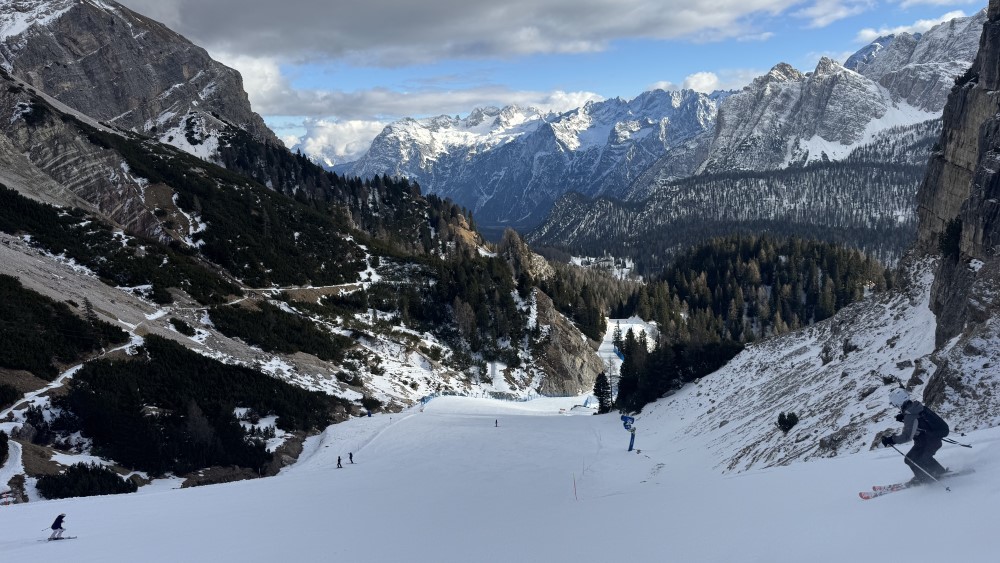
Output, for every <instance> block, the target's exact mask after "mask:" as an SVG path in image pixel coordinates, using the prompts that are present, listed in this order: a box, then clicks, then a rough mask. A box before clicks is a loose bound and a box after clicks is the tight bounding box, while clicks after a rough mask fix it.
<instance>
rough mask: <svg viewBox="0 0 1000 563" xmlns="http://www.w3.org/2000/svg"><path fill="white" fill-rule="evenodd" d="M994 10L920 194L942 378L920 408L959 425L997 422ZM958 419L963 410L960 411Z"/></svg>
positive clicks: (999, 301) (999, 273) (998, 94)
mask: <svg viewBox="0 0 1000 563" xmlns="http://www.w3.org/2000/svg"><path fill="white" fill-rule="evenodd" d="M998 112H1000V0H991V2H990V5H989V8H988V18H987V21H986V22H985V24H984V26H983V31H982V36H981V39H980V43H979V52H978V54H977V56H976V59H975V63H974V64H973V65H972V68H971V69H969V71H968V72H967V73H966V74H964V75H963V76H962V77H960V78H959V79H957V80H956V83H955V85H954V88H953V89H952V91H951V95H950V96H949V98H948V103H947V105H946V106H945V109H944V129H943V132H942V134H941V138H940V140H939V142H938V147H937V148H938V150H937V151H935V153H934V154H933V156H932V158H931V161H930V164H929V169H928V173H927V177H926V179H925V181H924V183H923V185H922V186H921V189H920V193H919V217H920V226H919V240H918V247H917V249H918V251H920V252H923V253H929V254H932V255H938V256H939V265H938V268H937V271H936V273H935V278H934V284H933V286H932V289H931V297H930V307H931V310H932V311H933V312H934V313H935V315H936V317H937V323H936V335H935V336H936V338H935V341H936V345H937V348H938V351H937V353H936V354H935V355H934V356H933V357H932V359H933V361H934V363H935V364H936V365H937V366H938V370H937V372H936V373H935V375H934V377H933V378H932V379H931V381H930V382H929V383H928V387H927V390H926V391H925V395H924V396H925V399H926V401H927V402H929V403H931V404H934V405H944V406H945V407H947V408H951V409H953V410H954V411H955V412H957V413H958V414H960V415H970V414H973V413H970V412H967V411H968V410H969V409H979V410H980V411H982V410H983V409H986V412H989V411H990V410H992V412H994V413H995V412H997V408H998V407H1000V403H998V400H997V397H998V396H1000V381H998V378H997V377H996V374H995V372H996V368H995V367H993V366H996V365H998V361H1000V353H998V351H997V345H996V334H997V330H998V327H1000V257H998V250H1000V246H998V245H1000V204H998V203H997V201H998V198H1000V118H998V117H997V115H998ZM963 409H964V410H963Z"/></svg>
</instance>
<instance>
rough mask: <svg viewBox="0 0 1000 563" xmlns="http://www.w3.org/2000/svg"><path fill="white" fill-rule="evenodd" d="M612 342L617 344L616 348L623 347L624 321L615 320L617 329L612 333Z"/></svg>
mask: <svg viewBox="0 0 1000 563" xmlns="http://www.w3.org/2000/svg"><path fill="white" fill-rule="evenodd" d="M611 343H612V344H614V345H615V348H617V349H619V350H621V349H622V323H621V322H620V321H617V322H615V330H614V332H612V333H611Z"/></svg>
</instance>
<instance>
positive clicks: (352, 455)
mask: <svg viewBox="0 0 1000 563" xmlns="http://www.w3.org/2000/svg"><path fill="white" fill-rule="evenodd" d="M347 460H348V461H350V462H351V463H354V452H348V453H347Z"/></svg>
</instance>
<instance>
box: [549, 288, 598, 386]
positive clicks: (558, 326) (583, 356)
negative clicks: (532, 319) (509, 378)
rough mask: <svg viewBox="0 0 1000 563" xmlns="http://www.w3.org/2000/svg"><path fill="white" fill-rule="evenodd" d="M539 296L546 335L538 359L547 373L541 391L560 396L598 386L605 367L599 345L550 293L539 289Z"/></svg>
mask: <svg viewBox="0 0 1000 563" xmlns="http://www.w3.org/2000/svg"><path fill="white" fill-rule="evenodd" d="M535 298H536V300H537V304H538V325H539V326H540V327H542V330H543V332H544V333H545V335H546V339H545V345H544V348H543V350H542V353H541V354H539V357H537V358H536V361H537V363H538V365H539V367H540V368H541V369H542V371H544V372H545V374H546V377H545V379H543V380H542V382H541V385H540V386H539V388H538V392H539V393H541V394H543V395H556V396H565V395H579V394H581V393H589V392H590V391H592V390H593V389H594V381H595V380H596V379H597V375H598V374H599V373H601V371H603V370H604V364H603V362H601V358H600V357H599V356H598V355H597V352H596V345H595V344H592V343H591V342H589V341H588V340H587V339H586V338H585V337H584V336H583V335H582V334H580V331H579V330H578V329H577V328H576V327H575V326H573V324H572V323H570V322H569V321H568V320H567V319H566V317H564V316H563V315H561V314H559V312H558V311H556V309H555V307H554V306H553V304H552V299H550V298H549V296H548V295H545V294H544V293H542V292H541V291H536V292H535Z"/></svg>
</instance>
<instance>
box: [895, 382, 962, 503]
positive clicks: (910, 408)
mask: <svg viewBox="0 0 1000 563" xmlns="http://www.w3.org/2000/svg"><path fill="white" fill-rule="evenodd" d="M889 402H890V403H891V404H892V406H894V407H897V408H899V414H897V415H896V420H897V421H900V422H902V423H903V431H902V432H900V433H899V434H898V435H896V436H886V437H884V438H882V445H883V446H885V447H890V446H893V445H895V444H905V443H907V442H909V441H910V440H913V447H912V448H910V451H909V452H908V453H907V454H906V457H905V461H906V465H908V466H909V467H910V470H911V471H913V479H912V480H911V481H910V484H912V485H916V484H920V483H925V482H927V481H930V480H932V479H937V478H939V477H941V476H942V475H944V474H945V473H946V472H947V469H945V468H944V467H942V466H941V464H940V463H938V462H937V460H936V459H934V454H935V453H937V451H938V450H939V449H941V438H944V437H946V436H947V435H948V424H947V423H946V422H945V421H944V420H941V417H940V416H938V415H937V413H935V412H934V411H932V410H931V409H930V408H929V407H926V406H924V405H922V404H921V403H920V401H916V400H913V399H911V398H910V394H909V393H907V392H906V390H905V389H903V388H902V387H900V388H897V389H893V390H892V392H891V393H889Z"/></svg>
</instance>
